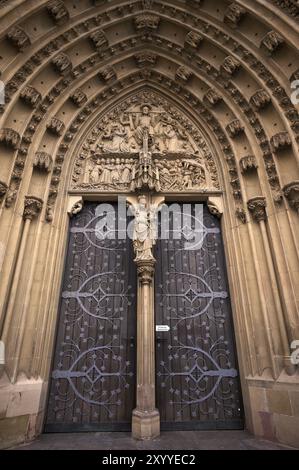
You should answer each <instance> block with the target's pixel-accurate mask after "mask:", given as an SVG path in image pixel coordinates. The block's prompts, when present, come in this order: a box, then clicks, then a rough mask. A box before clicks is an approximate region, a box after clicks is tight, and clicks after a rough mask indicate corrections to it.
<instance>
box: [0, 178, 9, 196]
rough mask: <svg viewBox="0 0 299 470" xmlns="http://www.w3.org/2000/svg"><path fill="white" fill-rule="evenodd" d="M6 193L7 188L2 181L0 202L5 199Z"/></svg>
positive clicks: (0, 183)
mask: <svg viewBox="0 0 299 470" xmlns="http://www.w3.org/2000/svg"><path fill="white" fill-rule="evenodd" d="M7 191H8V186H7V184H6V183H4V182H3V181H0V201H2V199H3V198H4V197H5V195H6V193H7Z"/></svg>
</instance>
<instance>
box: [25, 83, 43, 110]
mask: <svg viewBox="0 0 299 470" xmlns="http://www.w3.org/2000/svg"><path fill="white" fill-rule="evenodd" d="M20 98H21V99H22V100H23V101H24V102H25V103H27V104H29V105H30V106H31V107H32V108H36V107H37V105H38V104H39V103H40V101H41V99H42V95H41V94H40V93H39V92H38V91H37V90H36V89H35V88H33V87H32V86H29V85H27V86H25V88H24V89H23V90H22V91H21V93H20Z"/></svg>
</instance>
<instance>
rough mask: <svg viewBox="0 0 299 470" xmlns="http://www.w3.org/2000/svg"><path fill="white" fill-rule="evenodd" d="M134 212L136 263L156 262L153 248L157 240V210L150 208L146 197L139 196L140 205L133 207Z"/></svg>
mask: <svg viewBox="0 0 299 470" xmlns="http://www.w3.org/2000/svg"><path fill="white" fill-rule="evenodd" d="M133 212H134V216H135V219H134V230H133V246H134V251H135V255H136V257H135V261H140V260H143V261H144V260H154V256H153V253H152V248H153V246H154V245H155V242H156V238H157V222H156V217H157V209H156V207H154V206H151V205H150V207H148V205H147V198H146V196H139V197H138V204H136V206H134V207H133Z"/></svg>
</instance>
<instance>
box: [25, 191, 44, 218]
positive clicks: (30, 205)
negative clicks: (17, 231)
mask: <svg viewBox="0 0 299 470" xmlns="http://www.w3.org/2000/svg"><path fill="white" fill-rule="evenodd" d="M42 207H43V200H42V199H40V198H39V197H35V196H25V202H24V212H23V217H24V219H29V220H32V219H34V218H35V217H37V216H38V214H39V213H40V212H41V210H42Z"/></svg>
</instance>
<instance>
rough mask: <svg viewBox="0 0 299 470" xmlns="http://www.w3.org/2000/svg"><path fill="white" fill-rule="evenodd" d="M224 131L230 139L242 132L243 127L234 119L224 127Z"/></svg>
mask: <svg viewBox="0 0 299 470" xmlns="http://www.w3.org/2000/svg"><path fill="white" fill-rule="evenodd" d="M226 130H227V132H228V134H229V136H230V137H232V138H234V137H237V136H238V135H240V134H242V133H243V132H244V130H245V129H244V126H243V125H242V124H241V122H240V121H239V119H235V120H234V121H232V122H230V123H229V124H228V125H227V126H226Z"/></svg>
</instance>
